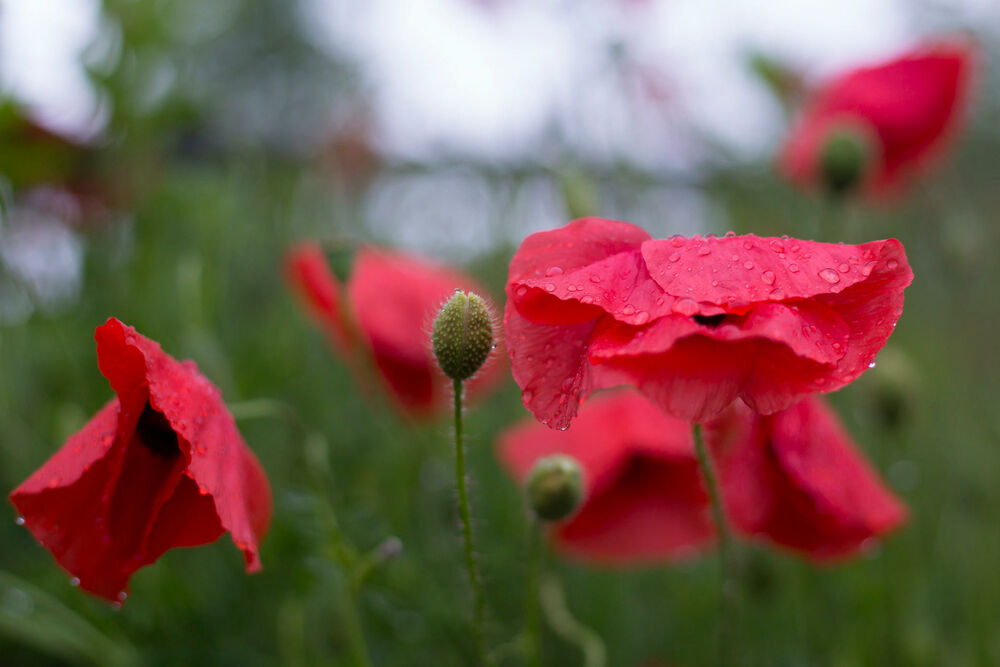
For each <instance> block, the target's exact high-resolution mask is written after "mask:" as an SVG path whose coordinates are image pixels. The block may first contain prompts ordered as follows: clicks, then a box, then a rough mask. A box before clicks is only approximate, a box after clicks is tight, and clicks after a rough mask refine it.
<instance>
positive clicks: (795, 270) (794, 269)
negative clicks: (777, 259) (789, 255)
mask: <svg viewBox="0 0 1000 667" xmlns="http://www.w3.org/2000/svg"><path fill="white" fill-rule="evenodd" d="M788 272H789V273H798V272H799V265H798V264H795V263H792V264H789V265H788Z"/></svg>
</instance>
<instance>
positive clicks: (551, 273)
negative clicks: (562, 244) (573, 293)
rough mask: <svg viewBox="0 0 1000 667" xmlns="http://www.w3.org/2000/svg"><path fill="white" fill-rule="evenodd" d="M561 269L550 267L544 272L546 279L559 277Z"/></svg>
mask: <svg viewBox="0 0 1000 667" xmlns="http://www.w3.org/2000/svg"><path fill="white" fill-rule="evenodd" d="M562 272H563V268H562V267H561V266H550V267H549V270H548V271H546V272H545V275H546V277H552V276H561V275H562Z"/></svg>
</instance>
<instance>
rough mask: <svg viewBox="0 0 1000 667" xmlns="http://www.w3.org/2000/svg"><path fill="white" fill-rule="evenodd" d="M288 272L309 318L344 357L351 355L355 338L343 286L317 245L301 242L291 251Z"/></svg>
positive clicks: (289, 252)
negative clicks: (345, 307)
mask: <svg viewBox="0 0 1000 667" xmlns="http://www.w3.org/2000/svg"><path fill="white" fill-rule="evenodd" d="M285 272H286V274H287V276H288V280H289V282H290V283H291V284H292V287H293V288H294V289H295V291H296V292H297V293H298V295H299V297H300V298H301V299H302V302H303V303H304V304H305V307H306V309H307V311H308V312H309V315H310V316H311V317H312V318H313V319H314V320H315V321H316V322H317V323H318V324H319V325H320V326H321V327H323V330H324V331H325V332H326V334H327V336H328V337H329V338H330V341H331V342H332V343H333V346H334V348H335V349H336V350H337V351H338V352H340V354H341V355H343V356H345V357H346V356H347V355H349V354H351V348H352V336H351V331H350V327H349V326H348V324H347V313H346V312H345V311H344V304H343V298H342V297H341V285H340V281H338V280H337V277H336V276H334V275H333V272H332V271H331V270H330V265H329V263H328V262H327V259H326V256H325V255H324V254H323V251H322V250H320V248H319V246H318V245H316V244H315V243H309V242H305V243H300V244H298V245H296V246H294V247H293V248H292V249H291V250H289V251H288V254H287V255H286V257H285Z"/></svg>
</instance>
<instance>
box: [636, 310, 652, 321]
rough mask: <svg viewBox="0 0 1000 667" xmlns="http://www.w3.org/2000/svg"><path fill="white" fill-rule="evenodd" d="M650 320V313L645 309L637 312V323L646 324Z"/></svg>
mask: <svg viewBox="0 0 1000 667" xmlns="http://www.w3.org/2000/svg"><path fill="white" fill-rule="evenodd" d="M648 321H649V313H647V312H646V311H645V310H642V311H639V312H638V313H636V315H635V323H636V324H645V323H646V322H648Z"/></svg>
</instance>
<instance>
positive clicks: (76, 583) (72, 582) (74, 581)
mask: <svg viewBox="0 0 1000 667" xmlns="http://www.w3.org/2000/svg"><path fill="white" fill-rule="evenodd" d="M69 585H70V586H79V585H80V577H72V578H71V579H70V580H69Z"/></svg>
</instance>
